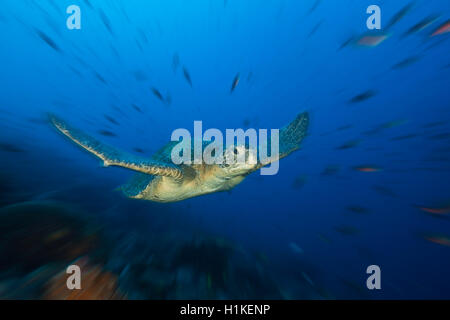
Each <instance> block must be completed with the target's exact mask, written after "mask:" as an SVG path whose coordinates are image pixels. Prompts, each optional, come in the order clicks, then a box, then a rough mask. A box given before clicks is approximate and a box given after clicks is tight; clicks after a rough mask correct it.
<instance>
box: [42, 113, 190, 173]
mask: <svg viewBox="0 0 450 320" xmlns="http://www.w3.org/2000/svg"><path fill="white" fill-rule="evenodd" d="M49 118H50V122H51V123H52V124H53V125H54V126H55V128H56V129H58V130H59V131H60V132H61V133H62V134H64V135H65V136H66V137H68V138H69V139H70V140H72V141H73V142H75V143H76V144H77V145H79V146H80V147H82V148H83V149H85V150H86V151H89V152H90V153H92V154H93V155H95V156H97V157H98V158H100V159H101V160H103V164H104V166H106V167H108V166H118V167H123V168H127V169H131V170H134V171H138V172H142V173H146V174H150V175H156V176H167V177H172V178H174V179H177V180H178V179H182V178H183V172H182V171H181V169H180V168H178V167H177V166H175V165H173V164H171V163H165V162H160V161H156V160H148V159H145V158H142V157H138V156H135V155H132V154H129V153H126V152H122V151H119V150H116V149H115V148H113V147H111V146H108V145H106V144H103V143H101V142H100V141H97V140H96V139H94V138H92V137H91V136H89V135H87V134H85V133H84V132H82V131H80V130H78V129H76V128H73V127H71V126H69V125H68V124H67V123H66V122H65V121H64V120H62V119H60V118H58V117H56V116H54V115H49Z"/></svg>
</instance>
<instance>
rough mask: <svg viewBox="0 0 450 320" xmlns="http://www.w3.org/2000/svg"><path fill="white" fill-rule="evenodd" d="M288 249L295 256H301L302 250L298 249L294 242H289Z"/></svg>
mask: <svg viewBox="0 0 450 320" xmlns="http://www.w3.org/2000/svg"><path fill="white" fill-rule="evenodd" d="M289 248H290V249H291V250H292V252H294V253H295V254H302V253H303V252H304V251H303V249H302V248H300V247H299V246H298V245H297V244H296V243H295V242H289Z"/></svg>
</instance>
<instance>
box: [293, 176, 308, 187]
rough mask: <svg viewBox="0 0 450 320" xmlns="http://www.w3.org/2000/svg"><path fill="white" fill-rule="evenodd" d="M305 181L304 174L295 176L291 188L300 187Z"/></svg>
mask: <svg viewBox="0 0 450 320" xmlns="http://www.w3.org/2000/svg"><path fill="white" fill-rule="evenodd" d="M305 183H306V176H305V175H303V176H300V177H297V178H295V180H294V182H293V183H292V188H294V189H300V188H302V187H303V186H304V185H305Z"/></svg>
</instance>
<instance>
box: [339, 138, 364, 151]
mask: <svg viewBox="0 0 450 320" xmlns="http://www.w3.org/2000/svg"><path fill="white" fill-rule="evenodd" d="M360 143H361V140H351V141H347V142H346V143H344V144H342V145H340V146H339V147H337V148H336V149H337V150H345V149H351V148H354V147H356V146H358V145H359V144H360Z"/></svg>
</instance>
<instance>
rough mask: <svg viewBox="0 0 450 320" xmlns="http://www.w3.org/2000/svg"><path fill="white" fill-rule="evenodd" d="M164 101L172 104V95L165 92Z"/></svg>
mask: <svg viewBox="0 0 450 320" xmlns="http://www.w3.org/2000/svg"><path fill="white" fill-rule="evenodd" d="M166 103H167V105H169V106H170V105H171V104H172V96H171V95H170V93H169V92H167V94H166Z"/></svg>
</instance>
